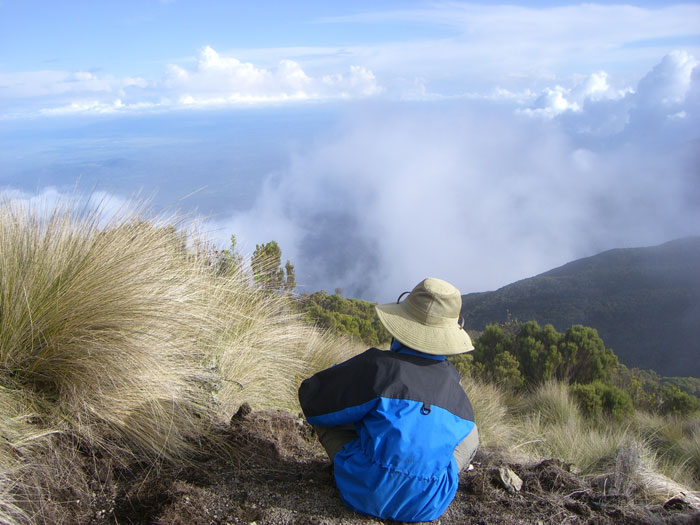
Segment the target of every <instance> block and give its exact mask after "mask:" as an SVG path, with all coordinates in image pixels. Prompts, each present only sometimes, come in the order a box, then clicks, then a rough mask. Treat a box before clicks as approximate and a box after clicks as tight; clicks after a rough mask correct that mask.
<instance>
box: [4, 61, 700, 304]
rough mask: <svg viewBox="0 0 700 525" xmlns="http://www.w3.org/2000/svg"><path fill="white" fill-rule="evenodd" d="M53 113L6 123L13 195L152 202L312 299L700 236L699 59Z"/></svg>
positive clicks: (521, 268) (524, 268) (368, 294)
mask: <svg viewBox="0 0 700 525" xmlns="http://www.w3.org/2000/svg"><path fill="white" fill-rule="evenodd" d="M52 118H55V119H56V120H52V121H51V125H50V126H49V125H48V124H46V122H45V121H42V120H36V121H24V122H19V121H6V122H5V123H4V129H3V130H0V138H2V140H3V142H4V144H6V148H4V149H3V150H0V183H2V184H3V185H4V188H5V191H4V195H5V197H7V198H10V199H15V200H25V201H27V202H28V203H30V204H31V203H42V202H43V203H45V204H44V205H47V204H46V203H48V205H50V204H51V203H52V202H60V200H61V198H62V197H63V196H65V195H68V196H71V195H72V194H73V193H74V192H75V191H78V192H86V191H87V192H93V194H94V199H93V200H94V201H100V202H101V203H102V206H103V208H105V209H106V210H107V211H109V210H111V209H124V207H125V206H126V207H128V206H129V204H128V202H129V198H130V197H132V196H133V195H139V196H140V197H150V198H151V202H152V204H153V206H154V208H155V209H156V211H161V210H165V211H166V212H168V213H172V212H173V211H175V210H179V211H181V212H182V213H184V214H186V215H188V216H190V217H192V216H195V215H202V216H203V218H202V219H201V220H200V229H201V230H202V231H204V232H205V233H206V234H207V235H208V236H209V237H210V238H211V239H213V240H214V241H216V242H218V243H219V244H220V245H221V246H225V245H226V244H227V243H228V239H229V237H230V235H231V234H235V235H236V237H237V240H238V245H239V247H240V248H241V249H242V251H243V252H244V254H250V253H252V251H253V250H254V248H255V245H256V244H259V243H262V242H266V241H269V240H273V239H274V240H276V241H277V242H278V243H279V244H280V246H281V247H282V251H283V258H284V259H287V258H289V259H291V261H292V262H293V264H294V265H295V266H296V270H297V281H298V283H299V291H301V292H311V291H315V290H319V289H325V290H327V291H329V292H332V291H334V290H335V289H336V288H341V289H342V290H343V293H344V295H346V296H351V297H362V298H365V299H369V300H373V301H391V300H394V299H395V298H396V297H397V296H398V295H399V294H400V293H401V292H403V291H404V290H409V289H411V288H412V287H413V286H414V285H415V284H416V283H417V282H419V281H420V280H421V279H423V278H424V277H427V276H434V277H440V278H443V279H446V280H449V281H451V282H453V283H454V284H455V285H456V286H457V287H458V288H460V290H461V291H462V292H463V293H469V292H475V291H483V290H492V289H496V288H498V287H500V286H504V285H506V284H509V283H511V282H513V281H515V280H518V279H522V278H526V277H529V276H532V275H536V274H538V273H541V272H544V271H547V270H549V269H551V268H554V267H556V266H559V265H562V264H564V263H566V262H569V261H571V260H573V259H576V258H580V257H585V256H589V255H594V254H596V253H599V252H601V251H603V250H606V249H611V248H618V247H634V246H645V245H653V244H658V243H662V242H665V241H669V240H672V239H675V238H679V237H683V236H687V235H698V234H700V67H699V66H698V62H697V60H695V58H694V57H692V56H691V55H689V54H688V53H685V52H676V53H671V54H669V55H667V56H666V57H663V58H662V59H661V60H660V61H659V62H658V64H657V65H656V66H654V67H653V68H651V69H650V71H648V73H647V74H645V75H643V76H642V77H641V78H639V79H638V81H637V82H636V84H635V85H630V86H619V85H618V86H613V85H612V80H610V79H609V78H608V76H607V74H606V73H605V72H602V71H597V72H594V73H592V74H590V75H589V76H587V77H580V78H579V79H578V80H577V81H575V82H573V83H569V84H567V86H566V87H562V86H560V85H553V86H551V87H550V88H547V89H544V90H542V91H538V92H530V91H525V92H523V93H511V92H508V91H506V90H495V91H494V92H493V93H492V94H490V95H488V96H484V95H480V96H476V95H461V96H458V97H454V98H445V97H442V98H441V97H426V98H425V99H424V100H421V101H415V100H411V101H399V100H396V99H390V98H388V97H385V98H382V97H375V98H371V99H369V100H364V101H354V102H353V101H348V102H347V103H345V102H344V103H342V104H341V103H337V104H333V105H331V104H310V105H294V106H291V107H286V108H281V107H276V106H273V107H267V108H264V109H254V108H250V109H247V110H245V111H244V110H240V109H230V110H226V111H223V110H207V111H204V110H201V111H199V110H197V111H195V110H193V111H191V112H173V113H167V114H163V115H159V114H145V115H132V116H128V117H119V116H115V117H113V118H106V117H104V118H103V117H100V118H99V119H98V118H95V119H87V118H83V119H80V118H77V117H76V118H75V119H74V120H65V121H64V120H59V117H52ZM61 118H62V117H61ZM44 128H46V129H47V130H48V131H45V132H44V131H43V130H44ZM47 181H48V182H49V184H48V185H47ZM8 188H9V189H8ZM76 188H77V190H76ZM283 262H284V261H283Z"/></svg>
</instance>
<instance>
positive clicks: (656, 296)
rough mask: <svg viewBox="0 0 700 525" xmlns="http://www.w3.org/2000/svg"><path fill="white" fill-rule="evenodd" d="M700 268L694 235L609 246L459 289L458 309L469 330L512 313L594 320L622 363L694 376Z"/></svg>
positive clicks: (558, 323)
mask: <svg viewBox="0 0 700 525" xmlns="http://www.w3.org/2000/svg"><path fill="white" fill-rule="evenodd" d="M698 268H700V237H691V238H686V239H680V240H677V241H673V242H670V243H667V244H664V245H661V246H655V247H651V248H634V249H618V250H611V251H608V252H604V253H601V254H599V255H596V256H594V257H588V258H585V259H580V260H577V261H574V262H571V263H569V264H566V265H564V266H562V267H560V268H556V269H554V270H551V271H549V272H546V273H543V274H541V275H538V276H536V277H532V278H529V279H524V280H522V281H518V282H516V283H513V284H510V285H508V286H505V287H503V288H501V289H499V290H497V291H494V292H484V293H475V294H468V295H465V296H463V298H462V300H463V301H462V302H463V305H462V315H463V316H464V318H465V320H466V325H465V326H467V327H468V328H470V329H474V330H484V329H485V328H486V326H487V325H489V324H492V323H505V322H507V321H508V319H512V318H517V319H523V320H534V321H537V322H538V323H540V324H541V325H543V326H544V325H547V324H551V325H552V326H553V327H554V328H555V329H556V330H559V331H566V330H567V329H568V328H569V327H571V326H574V325H583V326H589V327H593V328H595V329H596V330H597V331H598V333H599V334H600V336H601V337H602V338H603V339H604V340H605V342H606V344H607V345H609V346H610V347H611V348H613V349H614V350H615V353H616V354H617V355H618V356H619V357H620V359H621V360H622V361H623V362H624V363H626V364H627V365H628V366H634V367H639V368H644V369H653V370H656V371H657V372H658V373H660V374H662V375H667V376H671V375H673V376H680V375H684V376H694V377H696V378H700V359H697V355H698V353H699V352H700V323H699V322H698V319H700V272H698ZM677 386H680V385H677ZM695 388H697V383H696V384H695ZM684 390H685V391H686V392H688V390H686V389H684ZM689 393H693V392H689Z"/></svg>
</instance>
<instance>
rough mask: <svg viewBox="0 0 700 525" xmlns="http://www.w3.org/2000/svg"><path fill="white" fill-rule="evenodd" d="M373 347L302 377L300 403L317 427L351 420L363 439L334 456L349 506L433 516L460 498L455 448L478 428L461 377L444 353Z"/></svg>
mask: <svg viewBox="0 0 700 525" xmlns="http://www.w3.org/2000/svg"><path fill="white" fill-rule="evenodd" d="M392 350H394V351H392V352H387V351H383V350H378V349H376V348H370V349H369V350H367V351H366V352H364V353H362V354H360V355H358V356H356V357H353V358H352V359H349V360H348V361H345V362H344V363H341V364H339V365H336V366H333V367H331V368H329V369H327V370H323V371H322V372H319V373H317V374H315V375H314V376H312V377H310V378H309V379H307V380H305V381H304V382H303V383H302V384H301V387H300V388H299V400H300V402H301V406H302V409H303V410H304V414H305V416H306V418H307V420H308V421H309V423H311V424H312V425H318V426H328V427H332V426H337V425H342V424H348V423H353V424H354V425H355V430H356V432H357V434H358V438H357V439H354V440H352V441H350V442H349V443H347V444H346V445H345V446H344V447H343V448H342V449H341V450H340V452H338V453H337V454H336V455H335V458H334V465H335V468H334V472H335V480H336V484H337V486H338V490H339V491H340V495H341V497H342V499H343V501H344V502H345V504H346V505H347V506H348V507H350V508H351V509H353V510H356V511H358V512H361V513H363V514H369V515H372V516H377V517H379V518H382V519H393V520H397V521H430V520H434V519H437V518H438V517H440V515H441V514H442V513H443V512H444V511H445V509H446V508H447V506H448V505H449V504H450V502H451V501H452V499H453V498H454V496H455V493H456V491H457V485H458V478H459V471H458V467H457V462H456V461H455V459H454V456H453V452H454V450H455V447H456V446H457V445H458V444H459V443H460V442H461V441H462V440H463V439H464V438H465V437H466V436H467V435H468V434H469V433H470V432H471V431H472V429H473V428H474V413H473V411H472V407H471V404H470V402H469V399H468V398H467V395H466V394H465V393H464V390H463V389H462V387H461V386H460V384H459V374H458V372H457V371H456V370H455V368H454V367H453V366H452V365H451V364H450V363H449V362H448V361H446V360H445V358H444V356H432V355H428V354H424V353H421V352H417V351H415V350H412V349H409V348H406V347H403V346H401V345H400V343H399V344H398V345H395V346H394V347H392Z"/></svg>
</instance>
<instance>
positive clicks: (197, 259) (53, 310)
mask: <svg viewBox="0 0 700 525" xmlns="http://www.w3.org/2000/svg"><path fill="white" fill-rule="evenodd" d="M200 246H201V244H200ZM0 312H1V313H2V315H0V521H7V522H11V523H12V522H14V521H17V520H19V521H20V522H21V521H23V520H24V518H25V517H26V515H24V514H22V512H20V511H21V510H22V509H24V510H27V509H29V511H31V512H34V513H35V516H38V517H39V519H49V520H58V521H70V519H71V517H70V516H67V517H63V518H61V517H60V512H58V510H56V509H54V510H51V509H48V507H49V505H48V503H47V502H48V501H49V499H48V498H49V496H48V495H50V494H51V491H52V490H53V489H54V488H55V487H56V486H59V485H61V484H63V485H70V484H72V485H74V487H75V491H77V492H80V491H81V490H82V488H81V487H82V485H84V479H82V478H81V476H82V475H83V474H81V472H82V471H81V468H82V467H81V466H80V465H79V464H78V463H76V462H75V461H74V459H75V458H73V459H72V458H71V455H72V454H74V453H75V447H77V446H78V445H79V446H80V447H81V448H83V449H85V450H88V451H93V452H95V453H100V454H102V455H105V454H106V456H107V457H109V458H111V459H110V461H115V462H118V463H122V464H128V463H129V462H130V461H132V460H133V459H136V458H138V460H139V461H152V462H157V461H160V460H168V461H183V460H186V458H187V457H188V455H189V454H190V453H191V452H192V451H193V450H194V449H195V448H196V447H197V446H198V443H199V442H200V440H201V439H206V437H207V435H208V431H209V428H210V427H211V425H214V424H216V422H217V421H221V420H226V419H227V418H229V417H230V415H231V414H232V413H233V412H234V411H235V410H236V409H237V407H238V405H240V404H241V403H243V402H248V403H250V404H251V405H253V406H254V407H257V408H271V407H277V408H280V407H281V408H288V409H293V410H298V402H297V394H296V392H297V388H298V385H299V382H300V381H301V379H303V378H304V377H306V376H307V375H310V374H311V373H313V372H315V371H317V370H318V369H321V368H324V367H325V366H326V365H327V364H331V363H332V362H339V361H342V360H344V359H345V358H347V357H349V356H350V355H352V354H353V353H357V352H358V350H359V349H358V348H357V347H356V346H355V345H353V344H351V343H349V342H348V341H345V340H339V339H337V338H333V337H330V336H329V335H328V334H324V333H321V332H320V331H318V330H317V329H315V328H314V327H311V326H308V325H307V324H305V323H304V322H303V321H302V320H301V318H300V317H299V315H298V314H295V313H293V312H292V311H291V310H290V308H289V299H288V298H287V297H284V296H280V295H278V294H275V293H270V292H269V291H264V290H262V289H259V288H257V287H256V286H254V285H253V284H251V280H250V279H249V277H248V276H246V274H245V272H244V271H243V270H240V271H234V272H228V274H226V275H220V274H219V273H218V272H217V269H216V268H215V267H214V266H213V265H212V264H211V259H210V258H208V257H207V256H206V255H205V254H202V253H201V252H199V251H195V252H192V251H188V250H186V249H185V242H184V238H183V237H182V236H181V235H180V234H178V233H177V229H176V228H175V225H174V224H173V223H172V222H168V221H157V220H152V219H149V220H145V219H140V218H137V217H135V216H133V215H128V216H116V217H112V218H107V219H105V218H104V217H103V216H102V214H100V212H99V210H98V211H95V210H90V209H84V210H78V211H76V206H75V203H72V202H67V203H63V204H61V205H59V206H58V207H56V208H55V209H53V210H49V211H48V212H42V211H40V210H39V211H37V210H35V209H29V208H26V207H22V206H20V205H19V204H17V203H13V202H4V203H2V207H1V208H0ZM57 436H58V437H57ZM61 436H65V438H64V437H61ZM57 439H58V441H56V440H57ZM57 443H60V444H61V445H60V447H59V448H56V444H57ZM71 447H73V448H71ZM57 450H60V451H61V452H60V455H61V457H58V456H57V454H59V453H58V452H57ZM71 450H72V451H73V452H71ZM19 458H22V461H20V460H19ZM76 458H77V456H76ZM32 462H33V463H32ZM42 464H43V465H45V468H44V467H42V466H41V465H42ZM51 479H53V485H52V484H51V483H52V482H51ZM45 481H46V483H45ZM18 497H19V498H20V500H21V499H22V498H25V500H26V498H30V499H34V500H38V501H29V502H27V501H24V503H22V504H21V505H20V504H19V503H17V501H18V500H17V498H18ZM42 501H43V503H42ZM18 505H19V506H18ZM37 505H39V506H38V507H37ZM20 507H21V508H20ZM37 509H38V510H37ZM47 509H48V510H47ZM47 513H48V514H47ZM23 516H24V517H23ZM41 516H44V518H41ZM46 516H50V517H49V518H46ZM73 518H75V516H73ZM13 520H14V521H13Z"/></svg>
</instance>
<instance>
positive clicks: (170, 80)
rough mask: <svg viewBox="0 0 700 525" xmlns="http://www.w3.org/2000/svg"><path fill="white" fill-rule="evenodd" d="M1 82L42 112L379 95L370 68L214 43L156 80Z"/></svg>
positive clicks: (64, 75) (73, 76) (77, 76)
mask: <svg viewBox="0 0 700 525" xmlns="http://www.w3.org/2000/svg"><path fill="white" fill-rule="evenodd" d="M0 86H2V88H3V89H2V94H3V95H4V98H7V99H25V100H32V99H34V100H38V104H41V105H40V107H39V109H38V110H36V111H35V113H38V114H39V115H65V114H69V113H94V114H105V113H116V112H122V113H123V112H134V111H145V110H167V109H177V108H201V107H214V106H228V105H236V104H260V103H271V102H274V103H279V102H290V101H303V100H330V99H338V98H343V99H347V98H363V97H370V96H374V95H377V94H379V93H381V92H382V88H381V87H380V86H379V84H378V82H377V79H376V78H375V76H374V74H373V73H372V71H370V70H369V69H367V68H365V67H361V66H355V65H351V66H349V67H348V68H347V70H345V71H339V72H334V73H329V74H324V75H320V76H318V77H315V78H314V77H311V76H309V75H307V74H306V72H305V71H304V70H303V69H302V67H301V65H300V64H299V63H298V62H295V61H293V60H288V59H283V60H280V61H279V62H278V64H277V65H276V67H272V68H264V67H258V66H256V65H255V64H253V63H250V62H242V61H240V60H238V59H236V58H234V57H230V56H222V55H221V54H219V53H217V52H216V51H215V50H214V49H212V48H211V47H209V46H206V47H204V48H202V49H201V50H200V52H199V56H198V59H197V62H196V65H195V67H194V68H192V69H187V68H185V67H182V66H180V65H177V64H170V65H169V66H168V67H167V68H166V71H165V74H164V76H163V77H162V79H160V80H158V81H151V82H148V81H146V80H145V79H143V78H140V77H124V78H117V77H114V76H112V75H98V74H95V73H91V72H87V71H78V72H75V73H69V72H63V71H37V72H26V73H0ZM5 116H7V115H5Z"/></svg>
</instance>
